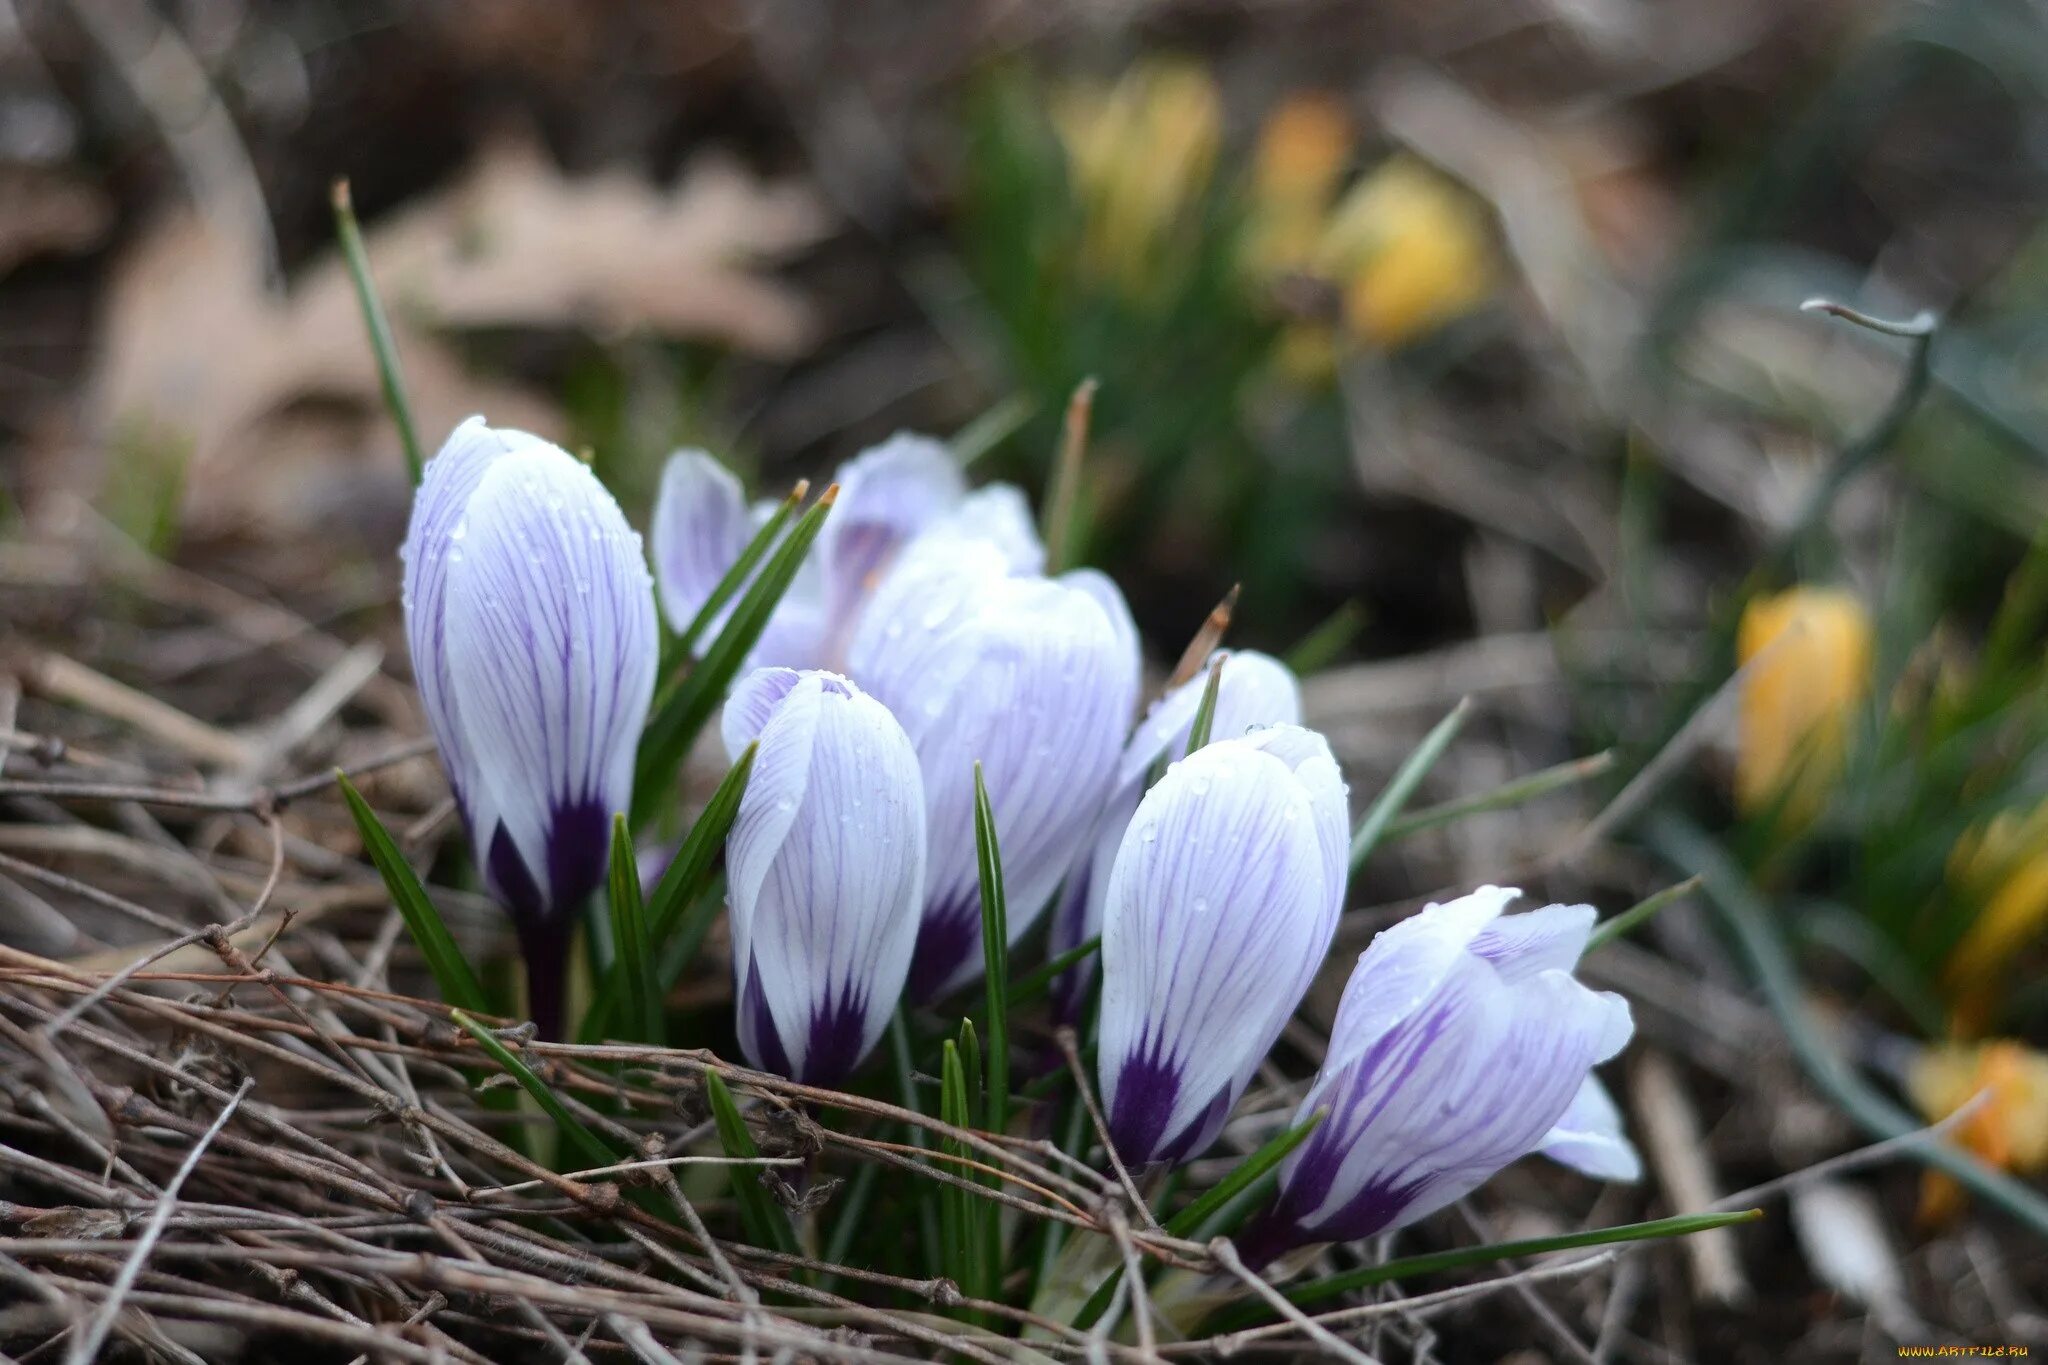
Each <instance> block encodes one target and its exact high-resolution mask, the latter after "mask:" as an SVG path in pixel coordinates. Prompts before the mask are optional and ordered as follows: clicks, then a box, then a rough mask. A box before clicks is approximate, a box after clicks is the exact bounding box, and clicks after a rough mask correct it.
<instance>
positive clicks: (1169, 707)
mask: <svg viewBox="0 0 2048 1365" xmlns="http://www.w3.org/2000/svg"><path fill="white" fill-rule="evenodd" d="M1219 659H1221V660H1222V661H1223V677H1222V679H1221V680H1220V681H1219V682H1218V683H1217V684H1216V712H1215V714H1214V716H1212V717H1211V718H1210V724H1209V738H1210V739H1212V740H1217V739H1236V738H1238V737H1239V736H1241V735H1244V734H1246V733H1248V732H1250V731H1251V730H1253V729H1255V728H1258V727H1262V726H1267V725H1299V724H1301V684H1300V683H1299V682H1298V681H1297V680H1296V679H1295V676H1294V671H1293V670H1292V669H1290V668H1288V666H1287V665H1286V664H1283V663H1281V662H1280V661H1279V660H1278V659H1276V658H1274V657H1273V656H1272V655H1270V654H1261V653H1259V652H1258V651H1257V650H1250V649H1246V650H1237V651H1234V652H1233V651H1221V652H1219V653H1217V654H1213V655H1211V656H1210V658H1209V662H1208V663H1207V664H1205V665H1203V667H1202V671H1201V672H1199V673H1197V674H1196V675H1195V676H1194V677H1192V678H1190V679H1188V680H1187V681H1186V682H1184V683H1182V684H1181V685H1180V686H1179V687H1176V688H1174V689H1173V691H1171V692H1169V693H1167V694H1166V695H1165V696H1163V697H1161V698H1160V699H1159V700H1158V701H1157V702H1155V703H1154V704H1153V706H1152V709H1151V710H1150V711H1148V712H1147V713H1146V715H1145V719H1144V720H1143V721H1141V722H1139V724H1138V728H1137V730H1136V731H1135V732H1133V734H1132V735H1131V742H1130V743H1129V744H1127V745H1126V746H1125V747H1124V752H1123V757H1122V758H1121V759H1120V760H1119V761H1118V763H1117V772H1116V779H1117V786H1118V787H1119V788H1125V787H1131V786H1135V785H1138V784H1142V783H1143V782H1144V781H1145V779H1146V777H1147V776H1148V775H1149V774H1150V773H1151V771H1152V766H1153V765H1154V764H1155V763H1157V762H1159V760H1160V759H1162V758H1164V759H1168V760H1171V759H1176V758H1179V757H1180V756H1181V755H1182V754H1184V753H1186V752H1187V747H1188V735H1189V733H1190V732H1191V731H1192V730H1193V729H1194V726H1195V713H1196V712H1197V711H1199V710H1200V709H1201V707H1202V693H1203V692H1204V691H1205V690H1206V689H1207V688H1208V685H1209V671H1210V670H1211V669H1213V668H1215V667H1216V664H1217V661H1218V660H1219Z"/></svg>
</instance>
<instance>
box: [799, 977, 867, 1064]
mask: <svg viewBox="0 0 2048 1365" xmlns="http://www.w3.org/2000/svg"><path fill="white" fill-rule="evenodd" d="M867 1019H868V1002H867V997H866V996H865V995H853V994H850V993H841V994H840V995H839V997H838V998H837V999H834V1000H831V1001H828V1002H827V1003H826V1004H825V1005H824V1006H823V1007H822V1008H821V1009H819V1010H818V1012H817V1013H816V1014H813V1015H812V1016H811V1039H810V1048H809V1050H808V1051H807V1052H806V1054H805V1056H804V1074H803V1076H802V1078H801V1079H802V1080H803V1082H804V1084H806V1085H825V1086H831V1085H837V1084H839V1083H840V1082H841V1081H843V1080H845V1079H846V1078H847V1077H848V1076H851V1075H852V1074H853V1069H854V1067H856V1066H858V1065H859V1064H860V1056H861V1048H860V1044H861V1037H862V1035H863V1033H864V1032H865V1031H866V1027H867Z"/></svg>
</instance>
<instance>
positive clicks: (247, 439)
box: [42, 141, 827, 534]
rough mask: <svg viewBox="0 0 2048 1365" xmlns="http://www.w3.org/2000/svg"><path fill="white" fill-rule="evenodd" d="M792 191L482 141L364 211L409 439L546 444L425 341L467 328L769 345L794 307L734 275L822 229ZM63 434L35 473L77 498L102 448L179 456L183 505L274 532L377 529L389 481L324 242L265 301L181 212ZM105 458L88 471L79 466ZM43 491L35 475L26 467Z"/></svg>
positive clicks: (517, 404)
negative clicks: (471, 425) (455, 164)
mask: <svg viewBox="0 0 2048 1365" xmlns="http://www.w3.org/2000/svg"><path fill="white" fill-rule="evenodd" d="M826 229H827V221H826V217H825V214H824V211H823V210H822V208H821V207H820V206H819V205H818V202H817V200H816V199H815V197H814V196H812V195H811V194H810V193H809V191H808V190H806V189H804V188H802V187H801V186H797V185H793V184H789V183H763V182H760V181H757V180H755V179H753V178H752V177H750V176H749V175H748V174H747V173H746V172H745V171H744V170H742V169H741V168H739V167H738V166H737V165H736V164H734V163H732V162H731V161H729V160H726V159H723V158H717V157H700V158H699V159H698V160H697V161H696V162H695V163H693V165H692V166H691V167H690V168H689V170H688V171H687V172H686V173H685V174H684V175H683V176H682V177H681V179H680V180H679V181H678V182H677V183H676V184H675V185H673V186H672V187H669V188H667V189H662V188H659V187H656V186H653V185H650V184H648V183H646V182H644V181H642V180H640V179H638V178H637V177H635V176H633V175H631V174H629V173H625V172H606V173H600V174H598V175H594V176H590V177H585V178H579V179H568V178H565V177H563V176H562V175H561V174H560V173H558V172H557V171H556V170H555V169H554V168H553V167H552V166H551V165H549V164H548V163H547V162H546V161H545V159H544V158H543V157H542V156H541V155H540V154H539V153H538V152H537V151H536V150H534V149H533V148H532V147H531V146H529V145H528V144H526V143H523V142H516V141H503V142H499V143H497V144H494V145H493V146H491V147H490V148H487V149H486V150H485V152H484V153H483V154H482V155H481V156H480V157H479V159H478V161H477V162H476V164H475V165H474V166H473V167H472V169H471V171H470V172H469V174H468V175H466V176H465V177H464V178H463V179H462V180H460V181H459V182H457V183H455V184H453V185H451V186H449V187H448V188H446V189H444V190H442V191H441V192H439V193H437V194H435V195H433V196H431V197H430V198H427V199H425V200H423V201H422V202H420V203H419V204H417V205H415V206H413V207H411V208H408V209H404V210H401V211H400V212H398V213H397V214H396V215H394V216H393V217H392V218H390V219H389V220H387V221H385V222H382V223H379V224H377V225H376V227H375V230H374V231H371V232H370V233H369V234H368V240H367V246H368V251H369V256H370V261H371V266H372V270H373V271H374V273H375V275H376V277H377V282H378V287H379V290H380V292H381V294H382V295H383V297H384V300H385V304H386V308H387V310H388V311H389V313H390V314H391V318H392V326H393V330H394V332H395V334H396V339H397V344H398V350H399V355H400V359H401V361H402V363H403V367H404V372H405V379H406V384H407V389H408V392H409V393H410V396H411V399H412V404H413V410H414V415H415V418H416V420H417V422H418V425H419V429H420V435H421V439H422V440H423V441H424V442H426V443H427V444H429V445H430V446H431V445H432V444H433V443H434V442H436V441H438V440H439V438H440V437H441V435H442V434H444V433H445V432H447V431H448V430H449V429H450V428H451V427H452V426H454V424H455V423H457V422H459V421H460V420H462V419H463V418H464V417H466V416H468V415H469V414H471V413H475V412H483V413H485V414H487V415H488V416H489V417H490V418H491V420H492V421H494V422H497V423H501V424H505V425H513V426H520V427H524V428H527V429H529V430H533V431H536V432H539V433H541V434H544V435H552V436H559V435H560V434H561V431H562V427H563V421H562V417H561V414H560V412H559V410H558V409H557V408H556V407H555V406H554V404H553V403H552V402H551V401H550V400H549V399H548V398H546V397H545V396H543V395H538V394H535V393H532V392H530V391H526V390H522V389H520V388H518V387H517V386H516V385H514V384H512V383H510V382H508V381H504V380H499V379H493V378H489V377H486V376H480V375H476V374H472V373H470V372H469V371H468V370H467V369H466V368H465V367H464V366H463V364H462V363H461V362H460V360H459V358H458V357H457V356H456V354H455V352H454V351H453V349H452V348H451V347H450V346H449V345H448V344H447V343H446V341H445V340H444V337H445V336H446V334H448V333H450V332H458V331H462V330H466V329H473V328H480V327H512V328H519V327H554V328H579V329H584V330H587V331H590V332H592V333H594V334H597V335H613V334H618V333H628V332H634V331H649V332H653V333H656V334H659V335H662V336H668V337H678V338H701V339H707V340H711V341H715V342H718V343H720V344H723V345H726V346H730V347H732V348H734V349H737V350H742V351H746V352H749V353H751V354H755V355H763V356H787V355H791V354H795V353H797V352H799V351H801V350H802V349H803V348H804V347H805V346H806V345H807V344H808V343H809V341H810V338H811V335H812V332H813V326H814V324H813V317H812V313H811V310H810V309H809V307H808V306H807V305H806V303H805V301H804V300H803V299H802V298H801V297H799V296H798V295H797V294H796V293H795V292H794V291H793V290H792V289H791V288H790V287H789V286H787V285H785V284H782V283H780V282H778V281H776V280H774V279H772V278H770V277H768V276H766V275H762V274H758V273H756V271H757V270H758V268H759V267H760V266H761V265H762V264H765V263H768V262H771V261H773V260H775V259H777V258H778V257H781V256H785V255H787V254H789V253H791V252H794V251H796V250H799V249H801V248H802V247H804V246H807V245H809V244H810V243H812V242H815V241H816V240H818V238H819V237H820V236H821V235H822V234H823V233H824V232H825V231H826ZM101 331H102V339H101V346H100V357H101V358H100V363H99V366H98V369H97V370H96V372H95V375H94V377H93V380H92V382H91V384H90V385H89V387H88V394H89V398H88V406H87V408H86V412H87V423H88V429H87V430H86V432H85V433H84V437H85V439H84V440H82V441H80V442H78V446H77V448H76V449H73V450H71V451H69V452H65V453H66V455H67V456H68V458H67V459H66V460H65V466H64V469H63V473H62V476H61V477H59V478H57V479H56V480H54V483H55V484H56V485H57V486H59V487H62V488H64V489H67V490H69V491H73V492H79V493H83V494H86V495H88V496H89V495H91V493H92V492H93V491H94V490H96V489H97V488H99V487H101V486H102V484H103V482H104V481H105V480H106V479H107V478H113V479H120V478H124V477H131V476H132V477H141V476H142V475H141V472H140V471H137V470H134V469H133V468H132V466H130V465H127V464H124V462H131V461H139V460H147V459H153V458H154V459H163V458H181V459H183V460H184V461H185V471H186V472H185V487H186V494H185V506H184V516H185V520H186V523H187V525H188V526H192V527H195V528H198V529H204V530H220V529H254V530H257V531H259V532H263V533H269V534H289V533H292V532H296V531H304V530H310V529H313V528H315V527H320V528H324V529H334V528H335V527H336V526H337V522H336V520H335V518H336V517H337V516H340V517H342V518H355V519H356V520H358V521H359V522H360V521H362V520H368V521H370V522H373V523H375V522H385V521H388V520H389V516H390V514H391V513H392V511H393V509H395V508H397V507H400V506H402V503H403V499H404V496H405V489H404V484H403V476H402V474H401V472H400V469H401V466H400V464H399V462H398V459H397V455H396V437H395V435H394V434H393V433H392V432H391V429H390V427H389V424H388V422H387V421H386V419H385V417H384V414H383V407H382V398H381V394H380V390H379V388H378V378H377V370H376V364H375V359H374V357H373V355H372V354H371V351H370V348H369V345H368V343H367V341H366V339H365V336H364V331H363V323H362V318H361V315H360V314H359V313H358V311H357V304H356V299H355V293H354V287H353V284H352V283H351V281H350V279H349V277H348V274H347V270H346V268H345V266H344V265H343V263H342V261H341V260H340V258H339V256H338V255H329V256H327V257H325V258H323V259H322V260H321V261H320V262H318V263H317V264H316V265H314V266H313V267H311V268H310V269H309V270H307V271H306V272H304V274H303V275H302V276H301V278H300V279H299V280H298V281H296V282H295V284H294V286H293V287H292V289H291V290H290V292H289V293H288V294H287V295H285V296H283V297H280V296H278V295H277V294H275V293H273V292H271V291H270V290H268V289H266V288H265V287H264V284H263V280H262V274H261V265H260V263H259V262H256V261H253V260H250V259H248V256H247V253H246V252H245V251H243V250H241V249H240V248H239V247H238V246H237V245H236V244H234V243H232V242H229V241H227V240H226V239H225V238H224V237H223V236H222V235H221V234H220V233H219V232H217V231H216V230H215V229H214V228H213V227H212V226H211V225H210V224H209V223H208V222H207V221H206V220H205V219H204V218H203V217H202V216H200V215H197V214H192V213H181V214H177V215H174V216H172V217H170V218H167V219H166V220H164V221H163V222H161V223H159V224H158V225H157V226H156V227H155V228H154V229H153V230H151V231H150V232H148V233H146V234H144V235H143V237H142V238H141V239H140V240H139V241H138V242H137V243H136V245H135V247H134V248H133V249H132V250H131V251H130V252H129V253H128V255H127V257H126V258H125V259H124V260H123V261H122V262H121V263H120V265H119V266H118V267H117V269H116V270H115V272H114V278H113V280H112V283H111V286H110V288H109V290H108V304H107V308H106V312H105V314H104V316H103V323H102V329H101ZM101 451H106V452H108V454H106V455H105V457H104V460H105V463H102V462H101V460H100V459H98V458H92V459H88V458H84V457H85V456H86V455H87V454H88V452H90V453H92V454H94V455H97V453H98V452H101ZM42 482H43V483H44V484H45V485H46V486H47V485H48V484H50V483H51V482H53V481H52V480H48V479H45V480H43V481H42Z"/></svg>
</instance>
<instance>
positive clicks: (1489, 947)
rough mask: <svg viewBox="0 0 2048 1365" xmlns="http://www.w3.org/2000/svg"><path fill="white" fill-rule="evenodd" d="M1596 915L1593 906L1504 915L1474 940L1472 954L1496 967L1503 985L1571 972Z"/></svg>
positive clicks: (1584, 949)
mask: <svg viewBox="0 0 2048 1365" xmlns="http://www.w3.org/2000/svg"><path fill="white" fill-rule="evenodd" d="M1510 894H1513V895H1520V894H1521V893H1520V892H1511V893H1510ZM1597 914H1598V912H1597V911H1595V910H1594V909H1593V907H1592V906H1590V905H1546V906H1544V907H1543V908H1542V909H1541V910H1529V911H1525V912H1523V913H1522V914H1519V915H1502V916H1501V917H1500V918H1499V919H1496V920H1494V921H1493V922H1492V923H1491V924H1489V925H1487V926H1486V927H1485V928H1484V929H1482V930H1480V931H1479V933H1478V934H1476V935H1475V936H1474V937H1473V939H1472V951H1473V952H1475V953H1477V954H1479V955H1480V956H1481V957H1483V958H1485V959H1486V960H1487V961H1489V962H1491V963H1493V965H1494V966H1495V967H1496V968H1497V969H1499V971H1500V974H1501V979H1502V980H1504V981H1519V980H1521V979H1522V978H1523V977H1525V976H1533V975H1534V974H1535V973H1537V972H1544V971H1560V972H1568V971H1570V970H1571V969H1572V968H1574V967H1576V966H1577V965H1578V964H1579V954H1581V953H1583V952H1585V951H1586V939H1587V938H1588V937H1589V936H1591V934H1592V932H1593V921H1594V919H1595V918H1596V917H1597Z"/></svg>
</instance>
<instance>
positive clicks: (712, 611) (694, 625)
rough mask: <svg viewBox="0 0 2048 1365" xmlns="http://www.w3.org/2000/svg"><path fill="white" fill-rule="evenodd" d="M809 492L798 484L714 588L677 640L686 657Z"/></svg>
mask: <svg viewBox="0 0 2048 1365" xmlns="http://www.w3.org/2000/svg"><path fill="white" fill-rule="evenodd" d="M808 491H810V485H809V484H808V483H799V484H797V486H796V487H795V488H793V489H791V490H790V493H789V496H788V497H786V498H784V499H783V500H782V506H780V507H778V508H776V509H775V512H774V514H773V515H772V516H770V517H769V518H768V520H767V521H765V522H763V523H762V524H761V529H760V530H758V531H756V532H754V538H753V539H752V540H750V541H748V542H747V547H746V548H745V549H744V550H741V551H740V557H739V558H738V559H735V560H734V561H733V562H732V567H731V568H730V569H727V570H726V571H725V577H723V578H721V579H719V580H718V585H717V586H716V587H714V588H712V590H711V595H710V596H709V597H707V598H705V599H704V605H703V606H701V607H699V608H697V614H696V616H694V617H692V618H691V620H690V624H689V625H688V626H687V627H685V628H684V630H683V633H682V634H681V635H678V636H677V637H676V643H677V645H678V646H679V647H680V648H681V649H682V650H683V651H684V652H685V653H688V652H689V651H691V650H693V649H695V648H696V646H697V637H698V636H700V635H702V634H703V633H704V631H705V630H706V628H708V627H709V626H710V624H711V623H712V622H713V621H716V620H717V619H718V613H719V612H721V611H723V610H724V609H725V604H726V603H727V602H730V601H731V600H732V595H733V594H734V593H736V592H738V591H739V590H740V586H741V585H742V584H744V583H745V582H746V581H747V579H748V577H749V576H750V575H751V574H752V573H753V572H754V566H755V565H757V564H759V563H760V562H761V561H762V560H763V559H764V558H766V557H767V554H768V551H769V549H770V547H772V546H773V545H774V544H775V541H776V538H777V537H778V536H780V535H781V534H782V528H783V527H785V526H787V525H788V524H789V519H790V518H791V517H793V516H795V515H796V509H797V508H798V507H799V506H800V505H801V504H802V503H803V500H804V494H805V493H807V492H808Z"/></svg>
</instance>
